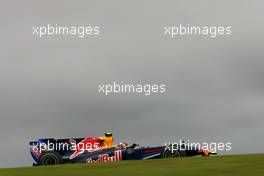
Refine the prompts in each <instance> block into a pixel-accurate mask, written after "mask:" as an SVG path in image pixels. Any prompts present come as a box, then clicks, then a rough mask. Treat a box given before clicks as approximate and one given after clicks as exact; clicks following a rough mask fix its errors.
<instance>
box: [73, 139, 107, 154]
mask: <svg viewBox="0 0 264 176" xmlns="http://www.w3.org/2000/svg"><path fill="white" fill-rule="evenodd" d="M99 141H100V138H98V137H95V138H85V139H83V140H82V141H81V142H79V143H78V144H76V141H75V140H73V139H70V143H71V145H72V147H71V148H72V150H74V151H75V152H74V153H73V154H72V155H71V156H70V159H73V158H75V157H77V156H79V155H80V154H82V153H83V152H85V151H88V152H94V151H96V150H99V149H100V148H102V147H104V146H105V144H104V143H102V142H99Z"/></svg>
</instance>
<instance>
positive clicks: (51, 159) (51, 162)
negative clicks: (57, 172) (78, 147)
mask: <svg viewBox="0 0 264 176" xmlns="http://www.w3.org/2000/svg"><path fill="white" fill-rule="evenodd" d="M54 164H57V160H56V158H54V157H51V156H49V157H47V158H45V159H44V160H43V165H54Z"/></svg>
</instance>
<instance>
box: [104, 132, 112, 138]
mask: <svg viewBox="0 0 264 176" xmlns="http://www.w3.org/2000/svg"><path fill="white" fill-rule="evenodd" d="M112 136H113V134H112V133H111V132H106V133H105V137H112Z"/></svg>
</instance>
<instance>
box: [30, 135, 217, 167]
mask: <svg viewBox="0 0 264 176" xmlns="http://www.w3.org/2000/svg"><path fill="white" fill-rule="evenodd" d="M111 141H112V134H111V133H105V137H89V138H71V139H39V140H37V141H32V142H29V145H30V153H31V155H32V157H33V159H34V160H35V163H34V164H33V165H34V166H35V165H55V164H64V163H100V162H113V161H120V160H145V159H155V158H170V157H175V158H177V157H185V156H197V155H202V156H209V155H210V154H215V153H214V152H212V151H208V150H207V151H205V150H201V149H198V148H192V149H188V150H171V149H172V148H171V147H173V146H171V145H165V146H157V147H138V145H137V144H133V145H131V146H128V145H127V144H126V143H120V144H119V145H118V146H114V145H112V144H111Z"/></svg>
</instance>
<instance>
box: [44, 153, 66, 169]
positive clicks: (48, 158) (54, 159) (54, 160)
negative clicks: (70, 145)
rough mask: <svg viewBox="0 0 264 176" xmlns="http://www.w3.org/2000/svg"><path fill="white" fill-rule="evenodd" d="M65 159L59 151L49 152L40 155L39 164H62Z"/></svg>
mask: <svg viewBox="0 0 264 176" xmlns="http://www.w3.org/2000/svg"><path fill="white" fill-rule="evenodd" d="M62 163H63V160H62V158H61V156H60V154H58V153H57V152H53V151H50V152H47V153H45V154H43V155H42V156H41V157H40V160H39V165H43V166H47V165H56V164H62Z"/></svg>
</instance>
